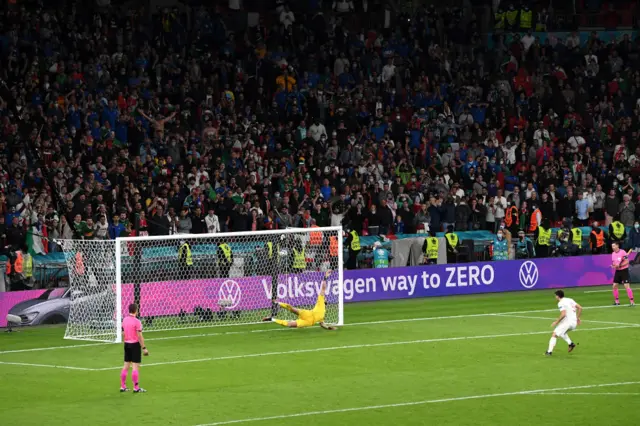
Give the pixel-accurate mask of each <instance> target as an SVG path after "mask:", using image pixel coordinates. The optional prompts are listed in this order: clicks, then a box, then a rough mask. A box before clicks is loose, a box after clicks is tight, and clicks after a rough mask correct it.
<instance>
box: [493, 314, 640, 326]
mask: <svg viewBox="0 0 640 426" xmlns="http://www.w3.org/2000/svg"><path fill="white" fill-rule="evenodd" d="M496 316H499V317H506V318H523V319H538V320H545V321H553V320H556V319H557V318H542V317H532V316H525V315H511V314H499V315H496ZM580 322H589V323H592V324H609V325H628V326H631V327H640V324H635V323H630V322H612V321H597V320H583V319H580Z"/></svg>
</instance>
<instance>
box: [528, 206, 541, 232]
mask: <svg viewBox="0 0 640 426" xmlns="http://www.w3.org/2000/svg"><path fill="white" fill-rule="evenodd" d="M538 213H540V209H535V210H534V212H533V213H531V220H530V221H529V232H534V231H535V230H536V229H538Z"/></svg>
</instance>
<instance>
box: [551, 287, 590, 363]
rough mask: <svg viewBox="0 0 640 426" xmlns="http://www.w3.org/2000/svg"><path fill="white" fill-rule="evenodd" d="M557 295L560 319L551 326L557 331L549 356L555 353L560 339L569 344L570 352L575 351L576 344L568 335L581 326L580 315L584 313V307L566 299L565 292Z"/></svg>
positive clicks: (559, 292) (552, 337)
mask: <svg viewBox="0 0 640 426" xmlns="http://www.w3.org/2000/svg"><path fill="white" fill-rule="evenodd" d="M555 294H556V300H557V301H558V309H560V318H558V319H557V320H555V321H554V322H553V324H551V327H555V330H553V334H552V335H551V339H550V340H549V350H547V352H545V355H547V356H550V355H551V354H552V353H553V348H554V347H555V346H556V341H557V340H558V337H560V338H561V339H563V340H564V341H565V342H567V344H568V345H569V352H571V351H573V350H574V349H575V347H576V344H575V343H573V342H572V341H571V339H570V338H569V335H568V334H567V333H568V332H569V331H573V330H575V329H576V327H578V326H579V325H580V314H581V313H582V306H580V305H578V304H577V303H576V301H575V300H573V299H571V298H569V297H564V291H562V290H558V291H556V293H555Z"/></svg>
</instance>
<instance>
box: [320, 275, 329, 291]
mask: <svg viewBox="0 0 640 426" xmlns="http://www.w3.org/2000/svg"><path fill="white" fill-rule="evenodd" d="M330 275H331V271H327V272H325V273H324V278H323V279H322V283H321V284H320V294H324V293H325V291H326V290H327V282H328V281H329V276H330Z"/></svg>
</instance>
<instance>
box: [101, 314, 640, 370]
mask: <svg viewBox="0 0 640 426" xmlns="http://www.w3.org/2000/svg"><path fill="white" fill-rule="evenodd" d="M635 327H637V326H635V325H634V326H615V327H614V326H612V327H598V328H583V329H580V330H577V331H598V330H613V329H620V328H635ZM549 333H550V331H531V332H527V333H507V334H489V335H483V336H461V337H442V338H436V339H421V340H405V341H399V342H381V343H363V344H360V345H345V346H328V347H321V348H313V349H296V350H291V351H279V352H262V353H255V354H244V355H228V356H220V357H210V358H198V359H186V360H180V361H166V362H156V363H151V364H143V365H141V367H144V368H147V367H157V366H161V365H175V364H192V363H196V362H211V361H227V360H233V359H246V358H262V357H268V356H277V355H296V354H302V353H309V352H327V351H339V350H345V349H362V348H379V347H386V346H399V345H415V344H422V343H436V342H453V341H458V340H479V339H496V338H500V337H518V336H535V335H539V334H549ZM121 368H122V367H105V368H94V369H93V371H112V370H119V369H121Z"/></svg>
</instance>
